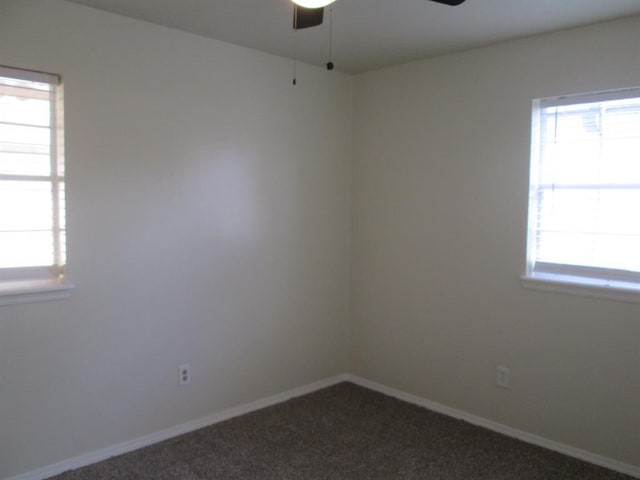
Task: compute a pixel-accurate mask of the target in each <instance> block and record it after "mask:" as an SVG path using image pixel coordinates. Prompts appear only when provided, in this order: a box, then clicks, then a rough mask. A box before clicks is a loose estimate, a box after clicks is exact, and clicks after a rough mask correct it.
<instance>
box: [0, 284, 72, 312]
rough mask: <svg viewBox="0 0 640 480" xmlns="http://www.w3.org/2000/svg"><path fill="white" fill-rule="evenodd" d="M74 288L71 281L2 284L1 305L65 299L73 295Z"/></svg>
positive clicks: (0, 289)
mask: <svg viewBox="0 0 640 480" xmlns="http://www.w3.org/2000/svg"><path fill="white" fill-rule="evenodd" d="M73 288H74V286H73V285H71V284H69V283H58V282H50V281H41V282H28V281H23V282H12V283H5V284H0V306H1V305H15V304H20V303H33V302H46V301H50V300H63V299H65V298H69V297H70V296H71V292H72V291H73Z"/></svg>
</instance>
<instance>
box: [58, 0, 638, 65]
mask: <svg viewBox="0 0 640 480" xmlns="http://www.w3.org/2000/svg"><path fill="white" fill-rule="evenodd" d="M70 1H73V2H74V3H79V4H83V5H87V6H90V7H94V8H98V9H101V10H106V11H108V12H112V13H116V14H120V15H125V16H128V17H132V18H136V19H139V20H144V21H147V22H152V23H156V24H159V25H164V26H166V27H171V28H176V29H179V30H184V31H187V32H191V33H195V34H198V35H203V36H206V37H211V38H216V39H219V40H223V41H226V42H230V43H235V44H237V45H242V46H245V47H250V48H254V49H257V50H261V51H264V52H268V53H273V54H276V55H281V56H285V57H293V55H294V48H295V51H296V56H297V58H298V59H299V60H301V61H304V62H308V63H312V64H316V65H324V64H325V63H326V62H327V60H328V52H329V37H330V35H329V33H330V28H329V22H328V17H329V15H328V12H326V13H325V23H324V24H323V25H321V26H319V27H314V28H310V29H306V30H299V31H298V32H297V33H294V32H293V29H292V15H293V7H292V4H291V0H70ZM632 15H640V0H533V1H532V0H467V1H466V3H463V4H462V5H460V6H457V7H450V6H447V5H442V4H438V3H433V2H430V1H427V0H337V1H336V2H335V3H334V4H333V14H332V16H333V28H332V30H333V36H332V39H333V41H332V46H333V56H332V57H333V58H332V60H333V62H334V63H335V65H336V69H338V70H341V71H343V72H348V73H359V72H363V71H367V70H373V69H377V68H381V67H385V66H389V65H395V64H399V63H404V62H408V61H412V60H417V59H419V58H425V57H429V56H434V55H438V54H442V53H448V52H453V51H458V50H465V49H469V48H473V47H478V46H482V45H488V44H492V43H496V42H501V41H504V40H508V39H513V38H518V37H524V36H529V35H534V34H538V33H543V32H549V31H553V30H560V29H564V28H569V27H575V26H579V25H587V24H592V23H596V22H601V21H605V20H612V19H615V18H621V17H626V16H632ZM294 45H295V47H294Z"/></svg>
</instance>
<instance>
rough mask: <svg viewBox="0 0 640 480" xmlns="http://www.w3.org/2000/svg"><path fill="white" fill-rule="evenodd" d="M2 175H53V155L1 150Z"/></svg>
mask: <svg viewBox="0 0 640 480" xmlns="http://www.w3.org/2000/svg"><path fill="white" fill-rule="evenodd" d="M1 148H2V144H1V143H0V175H3V174H5V175H40V176H49V175H51V157H50V156H49V154H48V152H47V153H46V154H31V153H8V152H2V151H1Z"/></svg>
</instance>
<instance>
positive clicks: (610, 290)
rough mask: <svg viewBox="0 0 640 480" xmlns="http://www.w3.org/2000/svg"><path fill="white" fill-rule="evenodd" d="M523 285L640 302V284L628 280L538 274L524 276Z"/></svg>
mask: <svg viewBox="0 0 640 480" xmlns="http://www.w3.org/2000/svg"><path fill="white" fill-rule="evenodd" d="M522 286H523V287H525V288H530V289H532V290H538V291H542V292H552V293H566V294H569V295H580V296H583V297H595V298H606V299H609V300H617V301H619V302H630V303H640V286H639V285H637V284H633V283H626V282H614V281H611V282H605V281H604V280H596V279H588V278H582V277H572V276H568V275H536V276H527V275H524V276H523V277H522Z"/></svg>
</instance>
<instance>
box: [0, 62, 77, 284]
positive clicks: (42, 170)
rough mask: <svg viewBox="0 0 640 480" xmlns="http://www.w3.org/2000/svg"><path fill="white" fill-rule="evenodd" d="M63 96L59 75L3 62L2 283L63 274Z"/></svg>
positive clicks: (0, 163)
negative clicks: (10, 65)
mask: <svg viewBox="0 0 640 480" xmlns="http://www.w3.org/2000/svg"><path fill="white" fill-rule="evenodd" d="M61 95H62V91H61V86H60V79H59V77H58V76H56V75H52V74H46V73H40V72H32V71H28V70H19V69H15V68H9V67H2V66H0V286H1V285H3V284H4V285H6V284H15V283H16V282H18V283H24V282H42V281H45V282H61V281H62V280H63V277H64V265H65V256H66V250H65V211H64V205H65V198H64V191H65V183H64V162H63V150H62V149H63V144H62V140H63V133H62V132H63V130H62V127H63V125H62V102H61V100H62V97H61Z"/></svg>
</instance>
